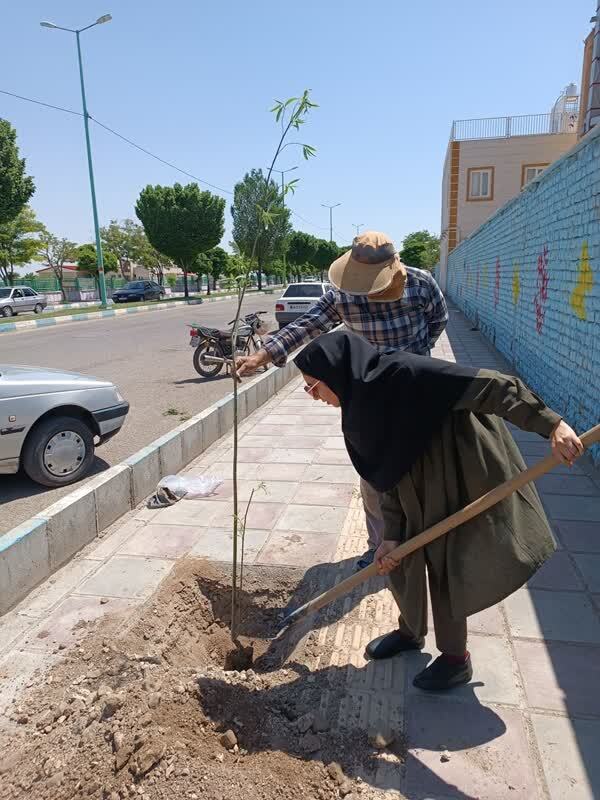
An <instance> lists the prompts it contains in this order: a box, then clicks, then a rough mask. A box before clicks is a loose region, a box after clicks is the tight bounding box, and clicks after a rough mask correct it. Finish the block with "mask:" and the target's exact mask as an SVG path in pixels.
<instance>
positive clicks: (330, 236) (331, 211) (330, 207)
mask: <svg viewBox="0 0 600 800" xmlns="http://www.w3.org/2000/svg"><path fill="white" fill-rule="evenodd" d="M321 205H322V206H323V208H328V209H329V241H330V242H333V209H334V208H337V207H338V206H341V205H342V204H341V203H334V204H333V205H329V204H328V203H321Z"/></svg>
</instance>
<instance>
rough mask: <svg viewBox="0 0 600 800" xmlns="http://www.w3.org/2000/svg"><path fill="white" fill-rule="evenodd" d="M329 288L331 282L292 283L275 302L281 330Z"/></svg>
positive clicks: (276, 317)
mask: <svg viewBox="0 0 600 800" xmlns="http://www.w3.org/2000/svg"><path fill="white" fill-rule="evenodd" d="M329 289H331V284H329V283H319V282H317V281H306V282H304V283H290V285H289V286H288V287H287V288H286V290H285V292H284V293H283V294H282V295H281V297H280V298H279V300H278V301H277V303H276V304H275V319H276V320H277V322H278V324H279V330H281V329H282V328H285V326H286V325H287V324H288V323H290V322H293V321H294V320H295V319H297V318H298V317H300V316H302V314H304V312H305V311H308V309H309V308H310V307H311V306H314V304H315V303H316V302H317V300H318V299H319V297H322V296H323V295H324V294H325V292H327V291H328V290H329Z"/></svg>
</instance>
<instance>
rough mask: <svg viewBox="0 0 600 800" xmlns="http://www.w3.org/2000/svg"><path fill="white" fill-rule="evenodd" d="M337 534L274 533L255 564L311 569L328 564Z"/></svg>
mask: <svg viewBox="0 0 600 800" xmlns="http://www.w3.org/2000/svg"><path fill="white" fill-rule="evenodd" d="M337 540H338V534H337V533H308V532H306V531H274V532H273V533H271V535H270V536H269V538H268V540H267V541H266V543H265V545H264V547H263V548H262V550H261V551H260V553H259V554H258V556H257V558H256V560H255V564H265V565H268V564H276V565H281V566H289V567H312V566H314V565H315V564H323V563H325V564H329V563H331V561H332V560H333V557H334V555H335V548H336V545H337Z"/></svg>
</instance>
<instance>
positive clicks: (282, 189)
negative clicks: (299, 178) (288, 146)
mask: <svg viewBox="0 0 600 800" xmlns="http://www.w3.org/2000/svg"><path fill="white" fill-rule="evenodd" d="M295 169H298V167H297V166H296V167H289V168H288V169H275V167H273V168H272V169H271V172H278V173H279V174H280V175H281V202H282V204H283V207H284V208H285V183H284V178H283V176H284V175H285V174H286V172H293V171H294V170H295ZM283 277H284V279H285V280H286V281H287V264H286V258H285V248H284V250H283Z"/></svg>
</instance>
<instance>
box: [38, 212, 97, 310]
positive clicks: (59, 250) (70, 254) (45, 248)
mask: <svg viewBox="0 0 600 800" xmlns="http://www.w3.org/2000/svg"><path fill="white" fill-rule="evenodd" d="M37 245H38V247H37V258H38V259H39V260H40V261H42V262H43V263H44V264H46V266H48V267H50V269H51V270H52V272H53V273H54V277H55V278H56V280H57V281H58V285H59V287H60V292H61V294H62V297H63V300H66V298H67V296H66V294H65V289H64V285H63V279H64V276H63V272H64V265H65V262H67V261H72V260H73V259H75V258H76V257H77V245H76V244H75V242H70V241H69V240H68V239H59V238H58V236H54V234H52V233H50V231H48V230H46V229H45V228H44V229H43V230H42V232H41V233H40V236H39V239H38V242H37ZM94 252H95V250H94Z"/></svg>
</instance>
